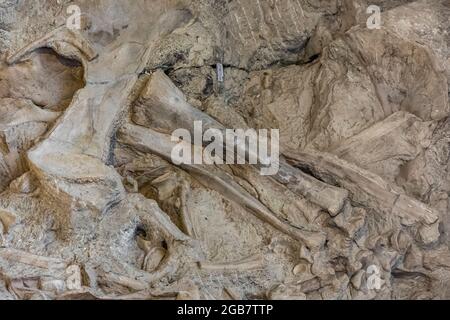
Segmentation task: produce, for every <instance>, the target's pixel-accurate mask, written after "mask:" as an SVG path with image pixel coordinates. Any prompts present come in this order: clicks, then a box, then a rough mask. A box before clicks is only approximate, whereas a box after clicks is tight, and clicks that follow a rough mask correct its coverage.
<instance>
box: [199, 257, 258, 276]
mask: <svg viewBox="0 0 450 320" xmlns="http://www.w3.org/2000/svg"><path fill="white" fill-rule="evenodd" d="M198 266H199V268H200V269H201V270H204V271H211V272H213V271H251V270H258V269H262V268H263V267H264V258H263V256H262V255H255V256H252V257H248V258H246V259H243V260H240V261H234V262H225V263H210V262H199V263H198Z"/></svg>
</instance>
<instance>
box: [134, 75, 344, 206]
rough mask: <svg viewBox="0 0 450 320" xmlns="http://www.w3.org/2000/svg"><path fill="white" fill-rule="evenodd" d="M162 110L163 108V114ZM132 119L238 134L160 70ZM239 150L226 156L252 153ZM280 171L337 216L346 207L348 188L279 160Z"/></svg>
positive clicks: (158, 126)
mask: <svg viewBox="0 0 450 320" xmlns="http://www.w3.org/2000/svg"><path fill="white" fill-rule="evenodd" d="M161 110H164V112H163V113H161ZM134 114H135V116H134V118H133V120H134V121H135V122H136V123H137V124H140V125H143V126H147V127H149V126H151V127H152V129H155V130H157V131H161V132H165V133H171V132H172V131H174V130H176V129H178V128H183V129H186V130H188V131H189V132H190V133H191V134H195V131H196V129H195V122H198V121H201V122H202V130H208V129H215V130H219V131H221V132H223V133H224V134H225V137H226V139H231V140H232V141H234V140H235V138H236V136H237V134H236V133H234V132H233V133H232V132H231V131H229V130H226V129H225V127H224V126H223V125H222V124H220V123H219V122H218V121H216V120H214V119H213V118H212V117H210V116H209V115H207V114H205V113H203V112H201V111H200V110H198V109H196V108H194V107H192V106H191V105H190V104H189V103H188V102H187V101H186V98H185V96H184V94H183V93H182V92H181V91H180V90H179V89H178V88H177V87H176V86H175V84H174V83H173V82H172V80H171V79H170V78H169V77H168V76H167V75H166V74H165V73H164V72H162V71H161V70H158V71H156V72H155V73H153V74H152V76H151V78H150V80H149V81H148V83H147V86H146V87H145V89H144V91H143V93H142V94H141V97H140V99H139V100H138V103H137V104H136V106H135V113H134ZM236 148H237V149H238V152H237V153H235V151H232V152H230V150H227V152H226V159H227V163H228V161H231V163H234V161H232V160H234V158H235V157H236V156H237V155H238V154H240V153H241V154H242V153H243V154H250V153H251V150H241V149H243V148H245V143H244V144H237V145H236ZM254 156H255V158H256V159H258V160H259V163H263V162H262V161H261V158H260V154H259V153H258V154H255V155H254ZM279 165H280V166H281V168H280V171H279V172H278V173H277V174H275V175H274V178H275V179H276V180H277V181H278V182H281V183H283V184H285V185H286V186H287V187H288V188H290V189H292V190H293V191H294V192H296V193H299V194H300V195H302V196H305V197H306V198H308V199H310V200H311V201H313V202H314V203H316V204H318V205H320V206H321V207H324V208H325V209H327V210H329V211H330V213H331V214H333V215H337V214H338V213H339V212H340V210H341V209H342V207H343V204H344V201H345V199H347V196H348V193H347V192H346V191H345V190H342V189H339V188H336V187H333V186H331V185H326V184H324V183H321V182H320V181H317V180H316V179H314V178H313V177H310V176H307V175H305V174H303V173H302V172H301V171H300V170H297V169H295V168H292V167H290V166H289V165H287V164H286V163H284V162H281V163H279Z"/></svg>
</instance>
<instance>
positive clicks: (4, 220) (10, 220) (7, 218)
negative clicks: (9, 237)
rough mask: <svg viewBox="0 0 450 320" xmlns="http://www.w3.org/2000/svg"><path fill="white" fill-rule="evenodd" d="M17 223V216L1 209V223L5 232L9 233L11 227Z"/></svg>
mask: <svg viewBox="0 0 450 320" xmlns="http://www.w3.org/2000/svg"><path fill="white" fill-rule="evenodd" d="M15 223H16V217H15V216H14V215H13V214H11V213H9V212H6V211H4V210H2V209H0V224H1V225H2V226H3V230H4V232H5V233H8V231H9V229H11V227H12V226H13V225H14V224H15Z"/></svg>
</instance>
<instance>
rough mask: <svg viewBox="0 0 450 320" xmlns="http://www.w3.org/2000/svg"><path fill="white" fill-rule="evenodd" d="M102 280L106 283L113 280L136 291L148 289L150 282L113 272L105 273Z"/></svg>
mask: <svg viewBox="0 0 450 320" xmlns="http://www.w3.org/2000/svg"><path fill="white" fill-rule="evenodd" d="M102 280H103V281H104V282H106V283H108V282H112V283H115V284H118V285H121V286H123V287H126V288H129V289H132V290H136V291H144V290H147V289H148V284H147V283H146V282H143V281H138V280H135V279H131V278H128V277H126V276H123V275H119V274H115V273H112V272H107V273H104V274H103V276H102Z"/></svg>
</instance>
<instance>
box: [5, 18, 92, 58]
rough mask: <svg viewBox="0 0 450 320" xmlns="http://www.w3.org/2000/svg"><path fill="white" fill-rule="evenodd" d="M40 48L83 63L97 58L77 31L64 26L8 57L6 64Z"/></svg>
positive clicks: (90, 45)
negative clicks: (49, 49) (50, 49)
mask: <svg viewBox="0 0 450 320" xmlns="http://www.w3.org/2000/svg"><path fill="white" fill-rule="evenodd" d="M40 48H52V49H53V50H55V51H56V52H57V53H58V54H60V55H62V56H64V57H67V58H71V59H75V60H78V61H80V62H83V63H85V62H86V61H92V60H93V59H95V57H97V53H96V52H95V50H94V48H93V46H92V44H91V43H90V42H89V41H88V40H86V39H85V38H84V37H83V36H82V35H81V34H80V32H79V31H76V30H70V29H67V28H66V27H65V26H64V27H60V28H58V29H55V30H54V31H52V32H50V33H49V34H47V35H45V36H44V37H42V38H40V39H38V40H36V41H34V42H32V43H30V44H29V45H27V46H25V47H24V48H22V49H20V50H19V51H18V52H16V53H14V54H13V55H11V56H9V57H8V59H7V62H8V64H15V63H18V62H20V61H21V60H23V59H24V58H25V57H26V56H27V55H28V54H30V53H31V52H33V51H35V50H37V49H40Z"/></svg>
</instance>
